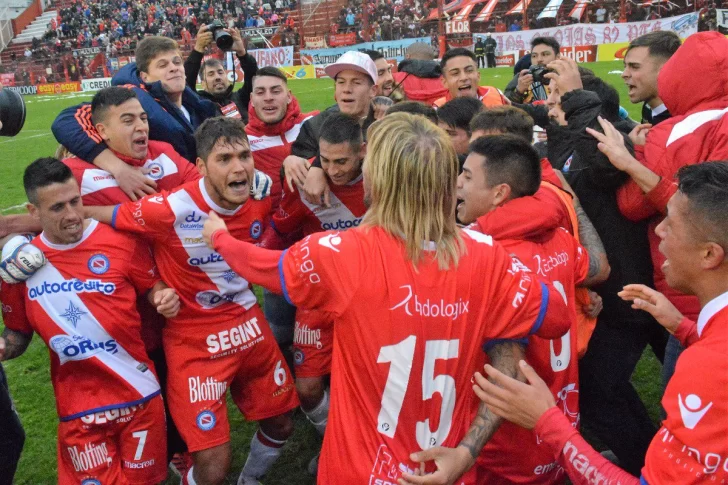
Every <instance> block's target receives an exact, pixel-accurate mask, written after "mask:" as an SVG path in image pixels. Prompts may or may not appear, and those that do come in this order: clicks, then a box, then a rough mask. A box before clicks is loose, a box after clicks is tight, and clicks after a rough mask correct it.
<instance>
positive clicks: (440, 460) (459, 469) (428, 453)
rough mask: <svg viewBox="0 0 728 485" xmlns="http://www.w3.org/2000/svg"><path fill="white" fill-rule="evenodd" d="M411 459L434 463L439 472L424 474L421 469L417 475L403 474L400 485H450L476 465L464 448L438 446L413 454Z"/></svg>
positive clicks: (418, 461)
mask: <svg viewBox="0 0 728 485" xmlns="http://www.w3.org/2000/svg"><path fill="white" fill-rule="evenodd" d="M410 459H411V460H412V461H414V462H417V463H421V464H424V463H425V462H428V461H434V462H435V466H436V467H437V471H436V472H434V473H429V474H424V471H423V468H420V470H419V471H418V472H415V474H411V473H406V472H405V473H402V478H400V479H399V481H398V483H399V485H410V484H415V485H418V484H432V485H450V484H452V483H454V482H455V480H457V479H458V478H460V477H461V476H463V473H465V472H467V471H468V470H469V469H470V467H471V466H473V463H475V460H474V459H473V456H472V455H471V454H470V451H469V450H468V449H467V448H465V447H464V446H458V447H457V448H445V447H442V446H436V447H435V448H430V449H429V450H424V451H420V452H418V453H412V454H411V455H410Z"/></svg>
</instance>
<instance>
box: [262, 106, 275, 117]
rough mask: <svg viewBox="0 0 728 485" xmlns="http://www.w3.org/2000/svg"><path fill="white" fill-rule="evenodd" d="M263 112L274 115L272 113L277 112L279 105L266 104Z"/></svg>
mask: <svg viewBox="0 0 728 485" xmlns="http://www.w3.org/2000/svg"><path fill="white" fill-rule="evenodd" d="M263 112H264V113H268V114H271V115H272V114H275V113H277V112H278V107H277V106H264V107H263Z"/></svg>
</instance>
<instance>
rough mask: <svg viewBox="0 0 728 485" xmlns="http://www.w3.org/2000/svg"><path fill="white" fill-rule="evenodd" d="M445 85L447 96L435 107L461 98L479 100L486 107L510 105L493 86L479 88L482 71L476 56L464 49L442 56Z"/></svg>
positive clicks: (441, 64) (452, 50)
mask: <svg viewBox="0 0 728 485" xmlns="http://www.w3.org/2000/svg"><path fill="white" fill-rule="evenodd" d="M440 67H441V68H442V80H443V84H444V85H445V87H446V88H447V90H448V93H447V95H445V96H443V97H442V98H440V99H438V100H437V101H435V107H439V106H442V105H443V104H445V103H446V102H448V101H450V100H451V99H455V98H459V97H470V98H477V99H478V100H480V101H481V102H482V103H483V105H484V106H502V105H504V104H508V103H507V102H506V100H505V98H504V97H503V95H502V94H501V92H500V90H499V89H497V88H494V87H492V86H479V85H478V83H479V82H480V71H479V70H478V64H477V61H476V58H475V54H473V53H472V52H471V51H469V50H467V49H463V48H457V49H451V50H449V51H447V52H446V53H445V55H444V56H442V61H440Z"/></svg>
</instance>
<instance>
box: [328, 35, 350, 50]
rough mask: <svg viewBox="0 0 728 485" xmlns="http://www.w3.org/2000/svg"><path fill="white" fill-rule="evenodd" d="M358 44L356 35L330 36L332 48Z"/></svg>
mask: <svg viewBox="0 0 728 485" xmlns="http://www.w3.org/2000/svg"><path fill="white" fill-rule="evenodd" d="M354 44H356V34H355V33H354V32H349V33H348V34H330V35H329V45H330V46H332V47H339V46H342V45H354Z"/></svg>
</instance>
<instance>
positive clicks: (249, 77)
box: [185, 22, 258, 123]
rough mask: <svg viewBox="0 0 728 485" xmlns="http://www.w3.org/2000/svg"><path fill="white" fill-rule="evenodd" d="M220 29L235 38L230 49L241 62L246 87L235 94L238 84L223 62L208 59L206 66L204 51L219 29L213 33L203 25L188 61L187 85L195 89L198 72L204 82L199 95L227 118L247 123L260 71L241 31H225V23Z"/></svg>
mask: <svg viewBox="0 0 728 485" xmlns="http://www.w3.org/2000/svg"><path fill="white" fill-rule="evenodd" d="M213 24H214V22H213ZM211 25H212V24H211ZM218 28H220V29H221V30H223V31H224V32H227V33H228V34H229V35H230V36H232V41H233V42H232V47H231V49H230V50H232V51H234V52H235V55H237V56H238V60H239V61H240V69H242V71H243V85H242V86H241V87H240V89H238V90H237V91H235V92H234V93H233V89H234V87H235V85H234V84H233V83H231V82H230V80H229V79H228V77H227V72H226V70H225V68H224V66H223V63H222V61H220V60H219V59H208V60H207V61H205V62H204V63H203V62H202V59H203V56H204V54H205V49H206V48H207V46H209V45H210V44H211V43H212V42H213V37H214V35H213V33H214V30H216V29H214V30H210V25H203V26H202V27H201V28H200V30H199V32H198V33H197V39H195V48H194V49H193V50H192V52H190V55H189V57H187V60H186V61H185V77H186V79H187V86H189V87H190V88H192V89H196V84H197V75H198V73H199V75H200V78H201V79H202V90H201V91H197V94H199V95H200V96H201V97H203V98H205V99H209V100H210V101H213V102H215V103H217V104H218V105H219V106H220V110H221V111H222V113H223V114H224V115H225V116H229V117H233V118H241V119H242V120H243V121H244V122H245V123H247V122H248V104H249V103H250V93H251V92H252V91H253V77H254V76H255V73H256V72H258V63H257V62H256V60H255V58H254V57H253V56H251V55H250V54H248V52H247V49H246V48H245V42H244V41H243V39H242V37H241V36H240V31H239V30H237V29H222V24H220V27H218ZM200 67H202V69H200Z"/></svg>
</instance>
